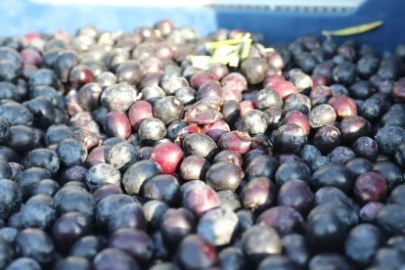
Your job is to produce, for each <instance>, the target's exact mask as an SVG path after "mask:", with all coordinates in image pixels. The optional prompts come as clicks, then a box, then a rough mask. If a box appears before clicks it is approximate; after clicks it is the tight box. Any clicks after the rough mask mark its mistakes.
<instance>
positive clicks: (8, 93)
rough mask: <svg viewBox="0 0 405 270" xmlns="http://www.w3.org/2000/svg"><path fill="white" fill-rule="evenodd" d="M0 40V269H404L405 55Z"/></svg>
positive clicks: (179, 33)
mask: <svg viewBox="0 0 405 270" xmlns="http://www.w3.org/2000/svg"><path fill="white" fill-rule="evenodd" d="M0 44H1V47H0V179H1V180H0V269H7V270H17V269H18V270H20V269H21V270H37V269H55V270H66V269H72V270H73V269H74V270H85V269H89V270H90V269H94V270H127V269H128V270H137V269H151V270H177V269H184V270H197V269H211V270H214V269H225V270H238V269H240V270H243V269H259V270H299V269H302V270H305V269H308V270H349V269H353V270H357V269H370V270H371V269H375V270H377V269H382V270H397V269H400V270H404V269H405V184H404V179H405V178H404V171H405V104H404V103H405V77H403V76H405V45H400V46H398V48H397V49H396V51H395V52H393V53H379V52H377V51H376V50H375V49H374V48H373V47H372V46H369V45H361V44H358V43H356V42H355V41H346V42H344V43H342V44H335V43H334V42H333V41H331V40H330V39H326V40H325V39H323V38H320V37H317V36H315V35H308V36H304V37H301V38H299V39H298V40H297V41H295V42H292V43H290V44H287V45H285V46H278V47H273V48H271V47H270V48H268V47H265V46H263V45H262V44H260V36H258V35H255V34H254V33H244V32H241V31H236V30H233V31H226V30H223V29H221V30H218V31H217V32H215V33H213V34H212V35H209V36H207V37H199V36H198V34H197V33H196V32H195V31H194V30H193V29H191V28H175V27H174V26H173V24H172V23H171V22H170V21H167V20H163V21H160V22H158V23H157V24H156V26H155V27H143V28H139V29H137V30H135V31H134V32H132V33H112V32H102V31H99V30H97V29H96V28H94V27H90V26H86V27H83V28H81V29H79V30H78V32H77V34H76V35H74V36H72V35H69V34H68V33H66V32H63V31H59V32H57V33H55V34H52V35H45V34H28V35H25V36H22V37H8V38H2V39H1V40H0ZM401 77H403V78H402V79H401Z"/></svg>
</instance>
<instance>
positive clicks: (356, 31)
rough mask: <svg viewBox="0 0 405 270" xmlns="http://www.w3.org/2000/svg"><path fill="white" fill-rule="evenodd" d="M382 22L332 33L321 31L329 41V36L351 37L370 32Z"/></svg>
mask: <svg viewBox="0 0 405 270" xmlns="http://www.w3.org/2000/svg"><path fill="white" fill-rule="evenodd" d="M383 23H384V22H383V21H376V22H372V23H366V24H360V25H356V26H351V27H348V28H343V29H339V30H334V31H328V30H323V31H322V35H324V36H326V37H327V38H329V39H330V37H331V36H351V35H358V34H362V33H365V32H368V31H371V30H373V29H375V28H377V27H380V26H381V25H382V24H383Z"/></svg>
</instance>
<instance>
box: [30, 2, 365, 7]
mask: <svg viewBox="0 0 405 270" xmlns="http://www.w3.org/2000/svg"><path fill="white" fill-rule="evenodd" d="M30 1H31V2H35V3H40V4H50V5H66V4H69V5H108V6H167V7H169V6H171V7H173V6H188V7H204V6H243V7H248V6H258V7H266V8H269V9H279V8H280V7H281V8H288V7H290V8H297V9H300V8H316V9H318V8H345V9H354V8H356V7H358V6H359V5H360V4H361V3H363V2H364V1H365V0H245V1H241V0H199V1H190V0H170V1H167V0H148V1H139V0H132V1H131V0H114V1H111V0H30Z"/></svg>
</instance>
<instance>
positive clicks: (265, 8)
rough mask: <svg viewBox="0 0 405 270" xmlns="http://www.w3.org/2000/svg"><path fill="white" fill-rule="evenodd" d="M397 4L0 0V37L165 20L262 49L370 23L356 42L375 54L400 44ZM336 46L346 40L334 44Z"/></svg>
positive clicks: (403, 22) (362, 0)
mask: <svg viewBox="0 0 405 270" xmlns="http://www.w3.org/2000/svg"><path fill="white" fill-rule="evenodd" d="M402 6H403V1H402V0H389V1H386V0H336V1H335V0H250V1H249V0H246V1H235V0H232V1H230V0H202V1H192V0H188V1H186V0H170V1H161V0H147V1H138V0H137V1H130V0H113V1H111V0H0V9H1V10H2V15H1V16H0V25H1V28H0V35H1V36H10V35H22V34H25V33H30V32H46V33H51V32H55V31H57V30H59V29H64V30H67V31H69V32H71V33H74V32H75V31H76V29H77V28H79V27H80V26H83V25H89V24H90V25H94V26H96V27H97V28H99V29H101V30H108V31H118V30H122V31H132V30H133V29H135V28H136V27H139V26H145V25H148V26H151V25H153V24H154V23H155V22H156V21H158V20H161V19H171V20H172V21H174V23H175V24H176V25H177V26H191V27H195V28H196V29H197V30H198V31H199V32H200V33H201V34H208V33H210V32H212V31H214V30H215V29H218V28H229V29H235V28H238V29H242V30H246V31H254V32H261V33H263V34H264V38H265V41H266V43H270V44H278V43H284V42H290V41H292V40H294V39H295V38H296V37H297V36H302V35H305V34H309V33H312V34H317V35H320V34H321V32H322V31H323V30H336V29H340V28H344V27H349V26H354V25H359V24H363V23H370V22H374V21H378V20H382V21H383V22H384V24H383V26H382V27H380V28H378V29H376V30H373V31H371V32H369V33H365V34H361V35H358V36H356V40H358V41H360V42H365V43H370V44H372V45H374V46H376V47H378V48H379V49H381V50H392V49H393V48H394V47H395V45H396V44H399V43H403V42H404V41H405V32H404V31H402V29H403V28H404V27H405V19H403V16H401V14H400V13H401V11H402V12H403V9H402V8H398V7H402ZM335 39H336V41H337V42H339V41H340V40H342V41H343V40H344V39H347V37H346V38H345V37H343V38H334V40H335Z"/></svg>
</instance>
